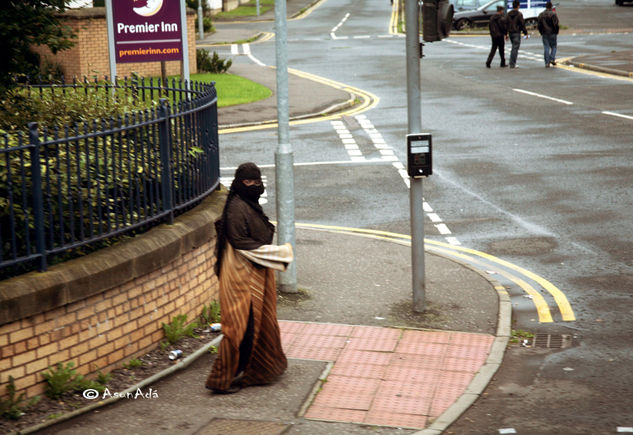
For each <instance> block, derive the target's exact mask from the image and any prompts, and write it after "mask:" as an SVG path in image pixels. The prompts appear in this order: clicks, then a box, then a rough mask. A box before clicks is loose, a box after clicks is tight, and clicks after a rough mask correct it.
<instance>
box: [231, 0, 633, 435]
mask: <svg viewBox="0 0 633 435" xmlns="http://www.w3.org/2000/svg"><path fill="white" fill-rule="evenodd" d="M557 8H558V13H559V16H560V17H561V22H562V23H563V25H565V26H566V29H565V30H564V32H563V34H561V35H560V36H559V44H558V58H559V59H561V58H564V57H571V56H579V55H583V54H591V53H602V52H605V51H607V50H625V49H630V47H631V43H632V42H633V36H632V35H631V34H630V33H629V34H626V33H619V32H615V30H614V29H627V28H628V27H633V7H617V6H615V5H613V3H612V2H611V1H606V0H604V1H583V2H581V1H561V2H560V3H559V4H558V6H557ZM347 13H349V14H350V15H349V16H348V17H347V18H346V14H347ZM389 13H390V5H389V3H388V2H386V1H378V0H372V1H364V2H361V1H358V0H356V1H354V0H340V1H336V2H326V3H325V4H323V5H322V6H321V7H319V8H318V9H317V10H315V11H314V12H313V13H312V14H311V15H310V16H309V17H308V18H307V19H304V20H300V21H293V22H289V24H288V38H289V45H288V49H289V65H290V67H292V68H296V69H299V70H302V71H307V72H310V73H313V74H316V75H319V76H322V77H326V78H328V79H333V80H336V81H338V82H342V83H345V84H348V85H351V86H355V87H357V88H360V89H363V90H365V91H368V92H370V93H372V94H374V95H375V96H376V97H378V98H379V99H380V101H379V103H378V105H377V106H376V107H375V108H373V109H372V110H370V111H367V112H365V113H363V114H362V115H361V116H360V117H358V116H348V117H345V118H343V120H342V123H338V124H337V123H334V124H333V123H332V122H329V121H325V122H319V123H311V124H306V125H301V126H295V127H292V128H291V143H292V145H293V148H294V159H295V162H296V163H298V165H297V166H296V168H295V191H296V220H297V221H298V222H306V223H318V224H326V225H339V226H351V227H362V228H372V229H380V230H387V231H394V232H399V233H407V234H408V233H409V232H410V229H409V199H408V191H407V187H406V184H405V179H404V178H403V177H402V176H401V174H399V173H398V170H397V168H396V167H394V162H395V163H398V162H400V163H403V164H404V165H406V156H405V140H404V138H405V134H406V132H407V124H406V119H407V108H406V90H405V89H406V88H405V83H406V77H405V58H404V50H405V48H404V39H402V38H396V37H389V36H388V26H387V25H388V18H389ZM339 24H341V25H340V26H338V28H337V29H336V31H335V37H336V39H333V38H332V35H331V32H332V31H333V29H334V28H335V27H336V26H337V25H339ZM488 48H489V38H487V37H486V36H474V37H468V38H464V37H451V38H449V40H448V41H443V42H440V43H434V44H427V45H426V47H425V54H426V57H425V58H424V59H423V61H422V64H421V65H422V79H421V85H422V125H423V129H424V130H426V131H429V132H431V133H433V140H434V175H433V176H432V177H430V178H429V179H427V180H425V182H424V196H425V199H426V201H427V202H428V204H429V205H430V206H431V207H432V208H433V211H434V212H435V213H436V216H437V217H438V218H439V219H440V221H441V222H442V223H443V224H445V227H439V226H437V225H435V222H431V221H430V220H429V219H428V218H427V220H426V227H425V231H426V236H427V238H430V239H434V240H438V241H446V242H457V243H461V245H463V246H466V247H469V248H473V249H477V250H479V251H483V252H486V253H489V254H492V255H495V256H497V257H499V258H502V259H504V260H506V261H508V262H511V263H513V264H516V265H519V266H521V267H523V268H525V269H527V270H530V271H532V272H534V273H536V274H538V275H540V276H542V277H545V278H546V279H548V280H549V281H551V282H552V283H553V284H554V285H555V286H556V287H558V288H559V289H560V290H561V291H562V292H563V293H564V294H565V295H566V297H567V298H568V299H569V302H570V303H571V306H572V308H573V311H574V315H575V317H576V320H575V321H571V322H564V321H563V320H562V318H561V313H560V312H559V311H558V310H557V306H556V303H555V301H554V300H553V299H552V298H551V297H550V296H549V295H548V294H546V293H544V295H543V296H544V297H545V298H546V300H547V303H548V304H549V306H550V309H551V311H552V315H553V320H554V322H552V323H541V322H539V319H538V316H537V315H536V311H535V307H534V305H533V303H532V302H531V301H530V300H529V299H526V298H525V297H524V296H525V295H524V294H520V293H516V292H515V293H514V294H513V304H514V312H513V315H514V319H515V327H516V329H522V330H527V331H530V332H535V333H545V334H569V335H570V336H572V337H573V345H572V347H570V348H567V349H563V350H560V349H527V348H521V347H514V348H511V349H509V350H508V352H507V354H506V359H505V361H504V364H503V366H502V369H501V370H500V372H499V373H498V376H497V377H496V379H495V380H494V381H493V383H492V384H491V385H490V386H489V388H488V389H487V391H486V394H485V395H484V397H482V399H480V400H479V401H478V402H477V403H476V405H475V406H474V407H472V408H471V409H470V410H469V411H468V412H467V413H466V414H464V415H463V416H462V418H461V419H460V421H458V422H457V423H456V424H455V425H453V426H452V427H451V428H449V433H457V434H464V433H481V434H490V433H498V430H499V429H501V428H514V429H515V430H516V431H517V433H523V434H566V433H574V434H585V433H586V434H599V433H615V432H616V430H617V427H632V426H633V416H632V414H631V407H632V406H631V405H633V399H631V397H633V382H632V381H633V375H631V373H630V360H631V357H632V356H633V348H632V343H631V338H630V337H631V335H632V334H633V326H631V325H632V324H633V323H632V322H631V320H633V290H632V289H633V267H632V266H633V243H632V240H631V234H633V219H631V215H630V210H631V209H632V207H633V191H631V189H630V186H631V184H632V181H633V171H632V170H631V168H632V166H633V156H632V154H631V146H632V145H633V139H632V138H633V120H632V119H629V118H622V117H617V116H613V115H612V114H613V113H617V114H621V115H625V116H629V117H631V116H633V106H632V105H631V101H633V82H631V81H625V80H615V79H613V78H608V77H600V76H595V75H589V74H583V73H579V72H574V71H568V70H563V69H559V68H556V69H554V68H550V69H546V68H544V67H543V61H542V45H541V41H540V38H539V37H538V36H537V35H533V37H532V38H530V39H528V40H523V42H522V46H521V49H522V51H521V56H520V58H519V66H520V68H519V69H517V70H513V71H510V70H508V69H500V68H498V67H495V66H497V65H498V59H496V60H495V62H493V68H492V69H490V70H487V69H486V68H485V67H484V61H485V57H486V54H487V50H488ZM251 51H252V52H253V55H254V56H255V57H256V58H257V59H259V60H260V61H262V62H264V63H266V64H269V65H274V63H275V61H274V59H275V57H274V43H273V42H272V41H271V42H268V43H262V44H254V45H252V46H251ZM234 62H250V60H249V59H248V58H246V57H244V56H240V57H235V58H234ZM605 112H606V113H605ZM342 129H345V130H346V131H347V133H345V134H349V135H351V137H352V138H353V139H354V141H355V143H356V145H357V150H358V153H360V155H362V156H364V157H365V159H366V160H372V161H371V162H367V161H365V162H353V161H352V160H353V157H355V156H356V157H357V156H358V154H357V153H356V151H354V152H352V153H350V149H349V147H348V149H346V147H345V144H344V143H343V140H342V137H341V135H340V133H341V132H342V131H343V130H342ZM376 132H378V133H379V134H380V136H381V137H382V139H384V143H385V144H386V145H387V146H388V147H389V148H390V149H392V150H393V152H394V155H395V158H390V157H388V156H387V157H386V156H385V154H384V153H381V152H380V150H379V149H378V148H376V146H375V140H374V139H375V135H376ZM346 137H347V136H346ZM221 144H222V154H221V166H222V167H225V168H228V167H234V166H236V165H237V164H238V163H240V162H242V161H244V160H246V159H248V160H253V161H256V162H258V163H261V164H263V165H266V164H268V165H272V164H273V163H274V151H275V148H276V145H277V136H276V131H275V130H261V131H256V132H246V133H236V134H227V135H222V136H221ZM355 153H356V154H355ZM230 172H231V171H230V170H228V171H226V173H227V175H229V174H230ZM264 172H265V174H266V175H267V179H268V183H267V184H268V192H269V193H268V194H269V197H268V199H269V204H267V205H266V207H267V208H266V211H267V212H268V213H269V215H271V216H272V217H274V215H275V210H274V170H273V169H272V168H270V167H267V168H265V169H264ZM440 228H441V229H444V228H447V229H448V230H449V231H450V234H447V233H445V231H440ZM450 238H452V239H450ZM298 261H300V259H298Z"/></svg>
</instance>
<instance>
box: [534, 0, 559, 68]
mask: <svg viewBox="0 0 633 435" xmlns="http://www.w3.org/2000/svg"><path fill="white" fill-rule="evenodd" d="M558 28H559V26H558V16H557V15H556V12H554V11H553V10H552V2H551V1H548V2H547V3H546V4H545V10H544V11H543V12H541V13H540V14H539V16H538V31H539V33H540V34H541V38H542V39H543V57H544V60H545V68H549V66H550V65H556V45H557V41H556V40H557V36H558Z"/></svg>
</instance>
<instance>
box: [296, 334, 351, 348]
mask: <svg viewBox="0 0 633 435" xmlns="http://www.w3.org/2000/svg"><path fill="white" fill-rule="evenodd" d="M347 340H348V338H347V337H339V336H334V335H304V334H301V335H298V336H297V338H296V339H295V341H294V342H293V343H292V344H293V346H296V347H333V348H336V349H342V348H343V347H345V345H346V344H347Z"/></svg>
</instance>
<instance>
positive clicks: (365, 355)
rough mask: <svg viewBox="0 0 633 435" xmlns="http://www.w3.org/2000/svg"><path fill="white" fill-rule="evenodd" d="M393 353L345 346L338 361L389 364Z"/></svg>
mask: <svg viewBox="0 0 633 435" xmlns="http://www.w3.org/2000/svg"><path fill="white" fill-rule="evenodd" d="M392 355H393V354H392V353H389V352H371V351H365V350H356V349H347V348H345V349H343V351H342V352H341V354H340V355H339V357H338V359H337V360H336V361H337V362H344V363H356V364H376V365H387V364H389V362H390V361H391V356H392Z"/></svg>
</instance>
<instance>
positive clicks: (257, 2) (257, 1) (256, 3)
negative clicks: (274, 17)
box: [255, 0, 259, 17]
mask: <svg viewBox="0 0 633 435" xmlns="http://www.w3.org/2000/svg"><path fill="white" fill-rule="evenodd" d="M255 5H256V9H257V16H258V17H259V0H255Z"/></svg>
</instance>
